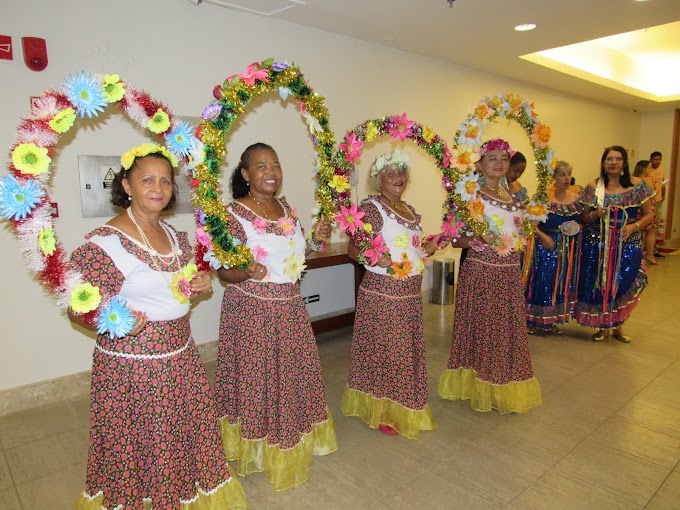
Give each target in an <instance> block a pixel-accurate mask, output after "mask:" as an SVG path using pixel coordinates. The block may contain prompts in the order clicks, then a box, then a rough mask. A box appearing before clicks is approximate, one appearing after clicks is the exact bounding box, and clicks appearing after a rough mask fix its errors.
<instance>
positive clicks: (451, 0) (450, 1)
mask: <svg viewBox="0 0 680 510" xmlns="http://www.w3.org/2000/svg"><path fill="white" fill-rule="evenodd" d="M446 1H447V2H448V3H449V7H453V2H455V1H456V0H446Z"/></svg>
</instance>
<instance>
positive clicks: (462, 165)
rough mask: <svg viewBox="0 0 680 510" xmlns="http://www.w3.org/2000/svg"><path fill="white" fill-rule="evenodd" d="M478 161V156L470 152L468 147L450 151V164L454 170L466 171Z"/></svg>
mask: <svg viewBox="0 0 680 510" xmlns="http://www.w3.org/2000/svg"><path fill="white" fill-rule="evenodd" d="M477 161H479V154H477V153H476V152H472V150H471V149H470V147H469V146H468V147H464V148H457V149H453V150H452V151H451V162H452V165H451V166H453V167H454V168H458V169H459V170H462V171H466V170H467V169H468V168H471V167H472V166H473V165H474V164H475V163H476V162H477Z"/></svg>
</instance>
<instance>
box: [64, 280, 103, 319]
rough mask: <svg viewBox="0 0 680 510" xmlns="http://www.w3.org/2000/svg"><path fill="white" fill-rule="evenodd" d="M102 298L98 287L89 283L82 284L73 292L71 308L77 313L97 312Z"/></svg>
mask: <svg viewBox="0 0 680 510" xmlns="http://www.w3.org/2000/svg"><path fill="white" fill-rule="evenodd" d="M101 300H102V296H101V294H100V293H99V288H98V287H93V286H92V284H90V283H89V282H85V283H81V284H80V285H78V286H77V287H76V288H75V289H73V291H72V292H71V301H70V303H69V306H70V307H71V310H73V311H74V312H76V313H87V312H91V311H92V310H96V308H97V307H98V306H99V303H101Z"/></svg>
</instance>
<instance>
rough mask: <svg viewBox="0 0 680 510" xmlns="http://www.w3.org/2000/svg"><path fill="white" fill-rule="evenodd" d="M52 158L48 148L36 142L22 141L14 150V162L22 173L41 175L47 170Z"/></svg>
mask: <svg viewBox="0 0 680 510" xmlns="http://www.w3.org/2000/svg"><path fill="white" fill-rule="evenodd" d="M51 162H52V159H51V158H50V157H49V156H48V155H47V149H44V148H42V147H38V146H37V145H36V144H34V143H21V144H19V145H17V146H16V147H15V148H14V150H13V151H12V163H13V164H14V167H15V168H16V169H17V170H19V171H20V172H21V173H22V174H30V175H40V174H42V173H45V172H47V170H48V169H49V167H50V163H51Z"/></svg>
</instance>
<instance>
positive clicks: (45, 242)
mask: <svg viewBox="0 0 680 510" xmlns="http://www.w3.org/2000/svg"><path fill="white" fill-rule="evenodd" d="M38 244H39V245H40V250H42V252H43V254H44V255H52V254H53V253H54V250H56V248H57V242H56V240H55V239H54V229H53V228H52V227H47V228H42V229H40V234H38Z"/></svg>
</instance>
